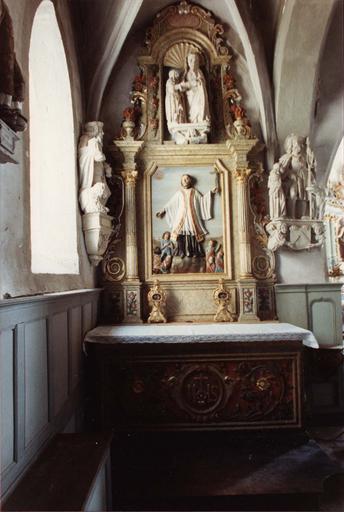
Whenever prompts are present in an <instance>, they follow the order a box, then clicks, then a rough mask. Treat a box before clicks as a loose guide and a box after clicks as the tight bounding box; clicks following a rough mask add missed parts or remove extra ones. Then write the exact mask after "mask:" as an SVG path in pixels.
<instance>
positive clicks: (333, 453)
mask: <svg viewBox="0 0 344 512" xmlns="http://www.w3.org/2000/svg"><path fill="white" fill-rule="evenodd" d="M308 435H309V437H310V438H311V440H309V438H308V437H306V436H302V435H299V436H295V435H290V433H287V432H285V431H284V432H283V431H280V432H278V433H277V434H271V435H270V434H266V433H261V434H254V433H246V434H244V435H235V434H233V433H231V432H208V433H204V432H202V433H201V432H193V433H190V432H189V433H181V432H179V433H169V434H166V433H165V434H159V433H155V434H152V433H151V434H139V435H138V434H136V435H135V434H133V435H132V436H128V437H127V438H122V439H121V440H120V439H119V440H118V441H119V442H117V443H116V442H115V443H114V447H116V448H115V449H114V452H113V454H112V458H113V461H114V460H116V463H115V465H114V468H120V470H118V469H117V470H116V469H114V473H113V485H114V490H115V492H114V503H113V507H114V508H113V509H114V510H141V511H142V510H155V511H157V510H169V511H171V510H175V511H177V510H178V511H180V510H189V511H195V510H202V511H204V510H209V511H210V510H212V511H214V510H222V511H224V510H237V511H244V510H245V511H247V510H251V511H265V512H267V511H272V510H274V511H282V510H283V511H287V510H289V511H300V510H304V511H305V510H308V511H313V510H314V511H315V510H320V511H322V512H343V511H344V427H333V428H331V427H321V428H320V427H319V428H317V429H312V431H309V432H308ZM314 439H315V440H316V442H315V441H314ZM320 448H321V449H320ZM331 472H335V473H336V474H335V475H334V476H331V477H330V478H327V475H328V474H330V473H331ZM341 472H342V473H341ZM326 478H327V479H326ZM323 481H325V484H324V489H325V492H323V493H321V489H322V488H323ZM116 489H117V491H116Z"/></svg>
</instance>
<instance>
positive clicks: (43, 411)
mask: <svg viewBox="0 0 344 512" xmlns="http://www.w3.org/2000/svg"><path fill="white" fill-rule="evenodd" d="M24 346H25V357H24V372H25V379H24V386H25V389H24V396H25V447H28V445H29V444H30V443H31V442H32V441H33V440H34V438H35V437H36V436H38V435H39V434H40V432H41V431H42V430H43V428H44V427H46V426H47V425H48V421H49V415H48V354H47V329H46V321H45V319H40V320H35V321H33V322H29V323H27V324H26V325H25V341H24Z"/></svg>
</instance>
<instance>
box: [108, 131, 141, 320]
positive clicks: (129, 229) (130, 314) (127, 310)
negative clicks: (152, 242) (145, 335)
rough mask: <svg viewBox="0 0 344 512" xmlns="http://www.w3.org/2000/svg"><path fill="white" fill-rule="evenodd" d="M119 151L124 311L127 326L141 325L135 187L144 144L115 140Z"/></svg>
mask: <svg viewBox="0 0 344 512" xmlns="http://www.w3.org/2000/svg"><path fill="white" fill-rule="evenodd" d="M114 143H115V145H116V147H117V149H119V150H120V152H121V153H122V155H123V157H124V161H123V164H122V171H121V175H122V177H123V180H124V184H125V196H124V197H125V205H124V211H125V252H126V258H125V260H126V275H125V281H124V282H123V309H124V318H123V322H125V323H137V322H142V307H141V305H142V302H141V282H140V279H139V269H138V246H137V226H136V215H137V209H136V184H137V180H138V177H139V176H138V171H137V169H136V156H137V154H138V152H139V151H140V150H141V148H142V145H143V141H134V140H128V139H125V140H115V141H114Z"/></svg>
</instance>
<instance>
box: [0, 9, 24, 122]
mask: <svg viewBox="0 0 344 512" xmlns="http://www.w3.org/2000/svg"><path fill="white" fill-rule="evenodd" d="M0 70H1V72H0V118H1V119H2V120H3V121H4V122H5V123H6V124H7V125H8V126H9V127H10V128H12V130H14V131H15V132H19V131H23V130H25V128H26V125H27V120H26V119H25V117H24V116H23V115H22V107H23V101H24V86H25V82H24V78H23V75H22V72H21V70H20V67H19V64H18V62H17V59H16V55H15V51H14V35H13V26H12V19H11V16H10V14H9V11H8V7H7V5H6V4H5V3H4V1H3V0H0Z"/></svg>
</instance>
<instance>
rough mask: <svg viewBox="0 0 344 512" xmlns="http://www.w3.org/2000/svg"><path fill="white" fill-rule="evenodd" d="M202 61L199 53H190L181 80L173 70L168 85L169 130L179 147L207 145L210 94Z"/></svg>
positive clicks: (166, 109)
mask: <svg viewBox="0 0 344 512" xmlns="http://www.w3.org/2000/svg"><path fill="white" fill-rule="evenodd" d="M199 58H200V57H199V54H198V53H196V52H190V53H188V55H187V57H186V62H187V68H186V70H185V72H184V74H183V75H182V78H180V75H181V73H180V72H179V71H178V70H176V69H172V70H170V72H169V78H168V80H167V82H166V92H165V113H166V120H167V127H168V130H169V132H170V133H171V135H172V136H173V138H174V140H175V142H176V144H187V143H190V142H192V143H196V144H197V143H198V144H203V143H206V142H207V133H208V132H209V131H210V111H209V101H208V92H207V86H206V81H205V77H204V74H203V71H202V70H201V68H200V64H199Z"/></svg>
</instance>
